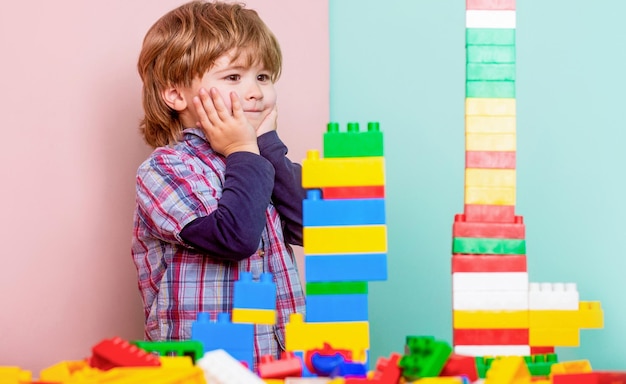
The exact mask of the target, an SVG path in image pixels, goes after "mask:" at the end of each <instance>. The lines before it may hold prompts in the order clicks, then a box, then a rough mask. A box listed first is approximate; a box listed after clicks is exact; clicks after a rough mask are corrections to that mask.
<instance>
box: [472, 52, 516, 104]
mask: <svg viewBox="0 0 626 384" xmlns="http://www.w3.org/2000/svg"><path fill="white" fill-rule="evenodd" d="M484 65H487V64H484ZM516 103H517V102H516V100H515V99H506V98H504V99H503V98H497V99H490V98H472V97H468V98H466V99H465V115H466V116H516V115H517V113H516Z"/></svg>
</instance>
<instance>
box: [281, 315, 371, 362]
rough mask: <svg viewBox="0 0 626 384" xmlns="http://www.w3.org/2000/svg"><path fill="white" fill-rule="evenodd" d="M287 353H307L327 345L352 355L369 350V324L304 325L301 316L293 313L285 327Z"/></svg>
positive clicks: (350, 322) (363, 322)
mask: <svg viewBox="0 0 626 384" xmlns="http://www.w3.org/2000/svg"><path fill="white" fill-rule="evenodd" d="M285 334H286V337H285V338H286V340H285V342H286V349H287V351H294V352H297V351H308V350H310V349H315V348H321V347H323V345H324V343H329V344H330V345H332V346H333V347H334V348H339V349H348V350H350V351H352V353H353V355H355V354H358V353H362V352H363V351H366V350H369V347H370V342H369V323H368V322H366V321H358V322H352V321H348V322H340V323H305V322H304V321H303V318H302V314H300V313H294V314H292V315H291V317H290V318H289V322H288V323H287V324H286V325H285Z"/></svg>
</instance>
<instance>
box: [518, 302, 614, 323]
mask: <svg viewBox="0 0 626 384" xmlns="http://www.w3.org/2000/svg"><path fill="white" fill-rule="evenodd" d="M529 312H530V327H531V328H532V327H537V328H551V327H566V328H602V327H603V326H604V315H603V312H602V307H601V305H600V302H598V301H581V302H579V303H578V310H577V311H571V310H570V311H567V310H531V311H529Z"/></svg>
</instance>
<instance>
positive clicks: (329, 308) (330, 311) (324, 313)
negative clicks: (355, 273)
mask: <svg viewBox="0 0 626 384" xmlns="http://www.w3.org/2000/svg"><path fill="white" fill-rule="evenodd" d="M367 309H368V305H367V295H366V294H332V295H309V296H307V299H306V321H307V322H334V321H367V319H368V312H367Z"/></svg>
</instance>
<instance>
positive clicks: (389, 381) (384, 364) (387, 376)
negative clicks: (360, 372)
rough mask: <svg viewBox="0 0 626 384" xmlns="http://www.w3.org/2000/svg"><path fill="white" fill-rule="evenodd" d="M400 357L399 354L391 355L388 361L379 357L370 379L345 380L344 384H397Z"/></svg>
mask: <svg viewBox="0 0 626 384" xmlns="http://www.w3.org/2000/svg"><path fill="white" fill-rule="evenodd" d="M401 357H402V355H401V354H399V353H392V354H391V355H390V356H389V359H385V358H384V357H381V358H379V359H378V362H377V363H376V371H375V372H374V375H373V376H372V378H370V379H363V378H346V379H345V381H344V384H363V383H373V384H397V383H398V381H399V380H400V376H402V370H401V369H400V367H399V366H398V363H399V362H400V358H401Z"/></svg>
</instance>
